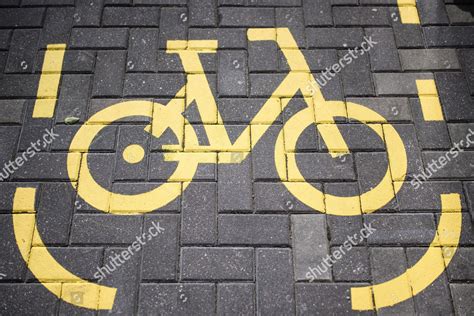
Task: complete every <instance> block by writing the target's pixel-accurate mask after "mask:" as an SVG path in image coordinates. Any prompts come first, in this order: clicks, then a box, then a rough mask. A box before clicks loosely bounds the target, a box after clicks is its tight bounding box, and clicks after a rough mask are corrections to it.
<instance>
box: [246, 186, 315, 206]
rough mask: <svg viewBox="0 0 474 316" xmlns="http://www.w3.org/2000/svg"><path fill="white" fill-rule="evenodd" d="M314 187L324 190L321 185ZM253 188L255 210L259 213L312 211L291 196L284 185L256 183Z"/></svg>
mask: <svg viewBox="0 0 474 316" xmlns="http://www.w3.org/2000/svg"><path fill="white" fill-rule="evenodd" d="M312 185H314V186H316V187H317V188H318V189H319V190H321V189H322V186H321V185H319V184H314V183H312ZM253 188H254V189H253V190H254V203H255V210H256V211H257V212H259V213H264V212H265V213H267V212H272V213H281V212H285V213H286V212H289V213H297V212H301V211H311V210H312V209H311V208H310V207H308V206H306V205H305V204H303V203H302V202H300V201H299V200H298V199H297V198H295V197H294V196H293V195H291V193H290V192H288V190H287V189H286V187H285V186H284V185H283V184H282V183H271V182H267V183H265V182H254V184H253Z"/></svg>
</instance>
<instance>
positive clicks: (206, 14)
mask: <svg viewBox="0 0 474 316" xmlns="http://www.w3.org/2000/svg"><path fill="white" fill-rule="evenodd" d="M216 24H217V0H204V1H203V0H191V1H190V2H189V25H190V26H215V25H216Z"/></svg>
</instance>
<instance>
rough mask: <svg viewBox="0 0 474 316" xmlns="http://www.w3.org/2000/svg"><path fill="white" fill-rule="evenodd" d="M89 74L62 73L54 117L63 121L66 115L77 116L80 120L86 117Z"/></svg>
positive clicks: (90, 80) (58, 120)
mask: <svg viewBox="0 0 474 316" xmlns="http://www.w3.org/2000/svg"><path fill="white" fill-rule="evenodd" d="M92 82H93V81H92V78H91V75H79V74H77V75H63V76H62V84H61V89H60V92H59V98H58V102H57V105H56V107H57V108H56V113H55V118H56V121H57V122H60V123H64V120H65V119H66V118H67V117H70V116H74V117H78V118H79V119H80V121H81V122H83V121H84V120H85V119H86V115H87V107H88V104H89V97H88V96H89V90H90V86H91V83H92Z"/></svg>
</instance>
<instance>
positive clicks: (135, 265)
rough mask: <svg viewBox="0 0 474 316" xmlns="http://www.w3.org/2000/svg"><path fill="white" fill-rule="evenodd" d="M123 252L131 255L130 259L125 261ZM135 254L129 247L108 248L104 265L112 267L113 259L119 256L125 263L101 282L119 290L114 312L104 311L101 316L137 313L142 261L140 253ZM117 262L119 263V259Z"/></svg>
mask: <svg viewBox="0 0 474 316" xmlns="http://www.w3.org/2000/svg"><path fill="white" fill-rule="evenodd" d="M123 252H126V253H129V256H130V257H129V258H130V259H128V260H126V261H125V258H126V257H125V256H124V255H123V254H122V253H123ZM133 254H134V255H130V252H129V250H128V249H127V247H124V248H108V249H106V250H105V252H104V264H109V265H110V266H111V267H112V264H111V262H112V258H117V256H121V257H120V258H121V259H120V260H122V261H125V262H124V263H122V264H121V265H120V266H119V267H117V268H116V269H115V270H114V271H112V273H111V274H109V275H107V276H106V278H105V279H104V280H103V281H102V282H100V283H102V284H105V285H107V286H110V287H115V288H117V289H118V290H117V293H116V296H115V302H114V306H113V308H112V310H111V311H104V310H102V311H100V312H99V315H107V314H110V313H116V314H128V315H130V314H133V313H134V312H135V310H136V308H135V306H136V301H137V298H138V290H139V287H140V277H139V271H140V264H141V261H142V260H141V256H140V253H136V252H134V253H133ZM116 260H117V261H119V259H116ZM119 262H121V261H119ZM95 271H97V270H95Z"/></svg>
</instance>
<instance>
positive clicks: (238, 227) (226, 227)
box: [218, 215, 290, 245]
mask: <svg viewBox="0 0 474 316" xmlns="http://www.w3.org/2000/svg"><path fill="white" fill-rule="evenodd" d="M218 221H219V227H218V231H219V244H220V245H232V244H237V245H239V244H240V245H289V231H290V227H289V226H290V225H289V218H288V216H285V215H219V220H218Z"/></svg>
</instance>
